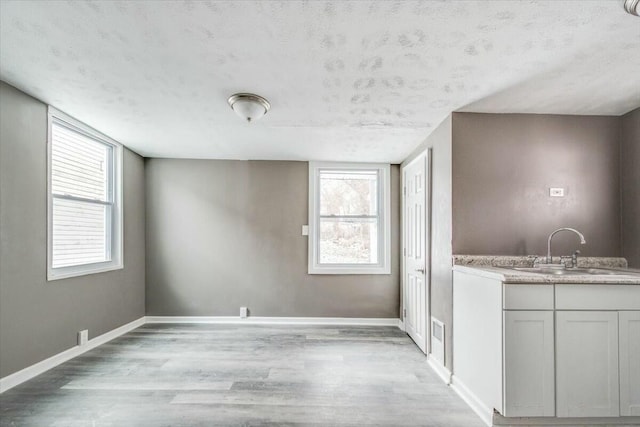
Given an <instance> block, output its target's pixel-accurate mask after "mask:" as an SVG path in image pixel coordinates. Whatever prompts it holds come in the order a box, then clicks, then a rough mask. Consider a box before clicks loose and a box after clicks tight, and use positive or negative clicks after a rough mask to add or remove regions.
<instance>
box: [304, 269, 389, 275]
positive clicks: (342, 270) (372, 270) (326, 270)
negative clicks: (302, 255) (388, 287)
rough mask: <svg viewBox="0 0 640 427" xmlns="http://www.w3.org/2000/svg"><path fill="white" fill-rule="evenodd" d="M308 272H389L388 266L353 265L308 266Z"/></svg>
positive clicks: (361, 273)
mask: <svg viewBox="0 0 640 427" xmlns="http://www.w3.org/2000/svg"><path fill="white" fill-rule="evenodd" d="M308 273H309V274H334V275H335V274H360V275H377V274H391V270H390V269H389V268H384V267H378V268H354V267H344V268H339V267H309V270H308Z"/></svg>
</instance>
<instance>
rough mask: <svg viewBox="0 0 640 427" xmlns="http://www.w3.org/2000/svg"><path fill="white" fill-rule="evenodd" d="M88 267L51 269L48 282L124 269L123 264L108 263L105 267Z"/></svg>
mask: <svg viewBox="0 0 640 427" xmlns="http://www.w3.org/2000/svg"><path fill="white" fill-rule="evenodd" d="M88 265H92V264H88ZM88 265H83V266H78V267H76V268H74V267H66V268H64V267H63V268H57V269H50V270H49V271H48V272H47V281H48V282H51V281H54V280H60V279H69V278H71V277H79V276H87V275H89V274H96V273H104V272H107V271H114V270H122V269H123V268H124V265H123V264H122V263H118V264H115V263H107V264H104V265H99V264H98V265H97V264H93V267H91V268H86V267H87V266H88ZM83 267H84V268H83Z"/></svg>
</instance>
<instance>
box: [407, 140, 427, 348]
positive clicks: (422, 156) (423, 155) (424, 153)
mask: <svg viewBox="0 0 640 427" xmlns="http://www.w3.org/2000/svg"><path fill="white" fill-rule="evenodd" d="M431 159H432V149H431V148H427V149H425V150H424V151H422V152H421V153H420V154H418V155H417V156H416V157H415V158H414V159H412V160H411V161H410V162H409V163H407V164H406V165H403V166H402V167H401V168H400V190H401V197H400V211H401V215H400V218H401V226H400V228H401V230H400V235H401V236H400V242H401V243H400V246H401V253H400V255H401V256H402V262H401V263H400V291H401V292H402V295H401V296H400V324H401V329H402V330H403V331H406V328H405V323H404V322H405V307H406V301H405V298H406V295H407V292H406V285H407V284H406V274H405V273H406V253H407V248H406V242H405V240H406V239H405V236H406V224H407V221H406V218H405V216H406V212H405V206H406V198H407V192H406V183H405V168H407V167H409V166H411V165H413V164H414V163H416V162H418V161H420V160H422V161H424V162H425V174H424V179H425V183H424V189H425V209H424V213H425V216H426V218H425V222H424V230H425V233H426V236H425V251H424V256H425V269H426V272H425V276H424V280H425V287H426V289H425V298H426V299H427V301H426V303H425V304H424V307H425V311H426V313H425V314H424V315H425V316H424V319H425V322H426V325H424V326H425V328H424V331H425V335H426V336H425V354H429V353H431V202H432V200H431V194H432V192H431V188H432V184H431V176H432V174H431V165H432V160H431Z"/></svg>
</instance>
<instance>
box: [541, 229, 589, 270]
mask: <svg viewBox="0 0 640 427" xmlns="http://www.w3.org/2000/svg"><path fill="white" fill-rule="evenodd" d="M560 231H573V232H574V233H576V234H577V235H578V237H580V244H581V245H584V244H585V243H587V241H586V240H584V236H583V235H582V233H581V232H579V231H578V230H576V229H575V228H568V227H564V228H558V229H557V230H556V231H554V232H553V233H551V234H549V240H548V241H547V259H546V263H547V264H551V263H552V262H553V261H552V258H551V239H553V236H554V235H555V234H556V233H559V232H560Z"/></svg>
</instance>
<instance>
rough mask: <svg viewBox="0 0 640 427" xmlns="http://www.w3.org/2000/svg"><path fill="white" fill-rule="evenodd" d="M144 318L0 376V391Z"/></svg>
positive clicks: (126, 330) (84, 350)
mask: <svg viewBox="0 0 640 427" xmlns="http://www.w3.org/2000/svg"><path fill="white" fill-rule="evenodd" d="M144 323H145V318H144V317H141V318H139V319H137V320H134V321H133V322H130V323H127V324H126V325H122V326H120V327H118V328H116V329H114V330H112V331H109V332H106V333H104V334H102V335H100V336H97V337H95V338H93V339H91V340H89V341H88V342H87V344H85V345H83V346H75V347H72V348H70V349H68V350H65V351H63V352H61V353H58V354H56V355H53V356H51V357H49V358H48V359H45V360H43V361H41V362H38V363H36V364H34V365H31V366H28V367H26V368H24V369H22V370H20V371H18V372H14V373H13V374H11V375H7V376H6V377H4V378H0V393H4V392H5V391H7V390H9V389H11V388H13V387H15V386H17V385H19V384H22V383H23V382H25V381H28V380H30V379H31V378H33V377H36V376H38V375H40V374H42V373H44V372H46V371H48V370H49V369H51V368H55V367H56V366H58V365H60V364H62V363H64V362H66V361H68V360H71V359H73V358H74V357H77V356H79V355H81V354H82V353H85V352H87V351H89V350H91V349H94V348H96V347H98V346H99V345H102V344H104V343H106V342H108V341H111V340H112V339H114V338H117V337H119V336H120V335H123V334H126V333H127V332H129V331H132V330H134V329H136V328H137V327H139V326H142V325H144Z"/></svg>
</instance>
